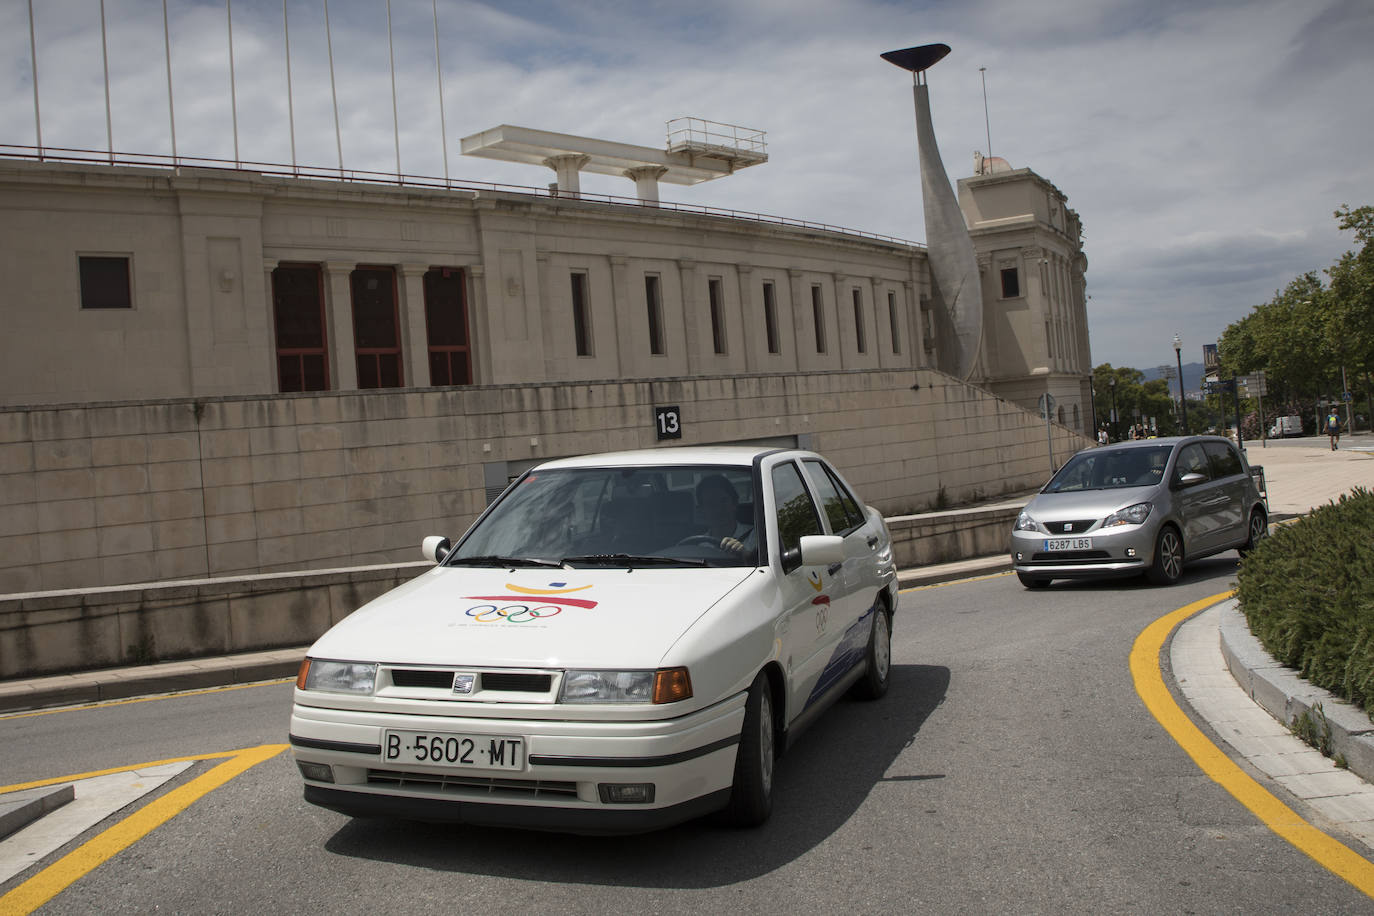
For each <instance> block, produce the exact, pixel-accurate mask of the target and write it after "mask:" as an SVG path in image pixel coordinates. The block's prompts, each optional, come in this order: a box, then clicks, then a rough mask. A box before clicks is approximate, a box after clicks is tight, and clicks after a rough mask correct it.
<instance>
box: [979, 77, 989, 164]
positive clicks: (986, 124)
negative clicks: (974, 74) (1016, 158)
mask: <svg viewBox="0 0 1374 916" xmlns="http://www.w3.org/2000/svg"><path fill="white" fill-rule="evenodd" d="M978 74H979V75H980V76H981V77H982V78H983V127H985V128H986V129H987V132H988V158H989V159H991V158H992V120H991V119H990V118H988V68H987V67H979V68H978Z"/></svg>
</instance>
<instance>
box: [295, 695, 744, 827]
mask: <svg viewBox="0 0 1374 916" xmlns="http://www.w3.org/2000/svg"><path fill="white" fill-rule="evenodd" d="M310 699H311V701H312V702H317V701H318V696H317V695H316V696H311V697H310ZM298 700H299V697H298ZM745 700H746V695H745V694H738V695H736V696H733V697H730V698H728V699H726V700H723V701H722V702H720V703H717V704H715V705H714V706H711V707H708V708H706V709H703V710H699V711H697V712H695V713H692V714H690V715H686V716H682V717H680V718H674V719H659V720H650V721H608V720H597V721H561V720H553V719H536V718H491V717H489V715H488V716H486V717H481V718H478V717H472V716H462V715H455V714H453V713H454V710H453V709H452V704H446V703H445V704H435V705H436V706H441V707H442V709H436V713H442V714H434V715H422V714H399V713H396V712H368V711H359V710H341V709H331V708H322V707H318V706H307V705H304V704H302V703H301V702H299V701H298V702H297V703H296V704H295V706H294V707H293V709H292V715H291V734H290V741H291V750H292V754H293V756H294V757H295V759H296V761H297V762H298V764H299V763H305V764H319V765H324V766H327V767H329V774H330V776H332V779H333V782H329V781H328V780H327V779H324V780H321V779H312V778H305V799H306V801H308V802H311V803H313V804H317V805H321V806H322V807H326V808H330V809H333V810H336V811H339V812H341V813H344V814H348V815H351V816H358V817H398V818H406V819H413V820H424V821H440V822H460V823H470V824H479V825H484V826H503V827H523V828H528V829H540V830H559V831H567V832H571V833H634V832H641V831H646V830H654V829H658V828H661V827H667V826H670V825H671V824H675V823H680V822H682V821H686V820H690V819H692V818H694V817H698V816H700V815H702V814H706V813H708V812H709V811H712V810H715V809H717V808H720V807H722V806H723V805H724V804H725V803H726V801H727V800H728V799H729V794H730V786H731V783H732V782H733V778H734V768H735V753H736V749H737V747H738V744H739V735H740V730H741V728H742V727H743V724H744V705H745ZM540 712H541V713H542V714H544V715H548V714H549V713H550V712H552V710H549V709H544V710H542V711H540ZM388 728H394V729H410V730H418V731H426V732H431V733H454V734H467V735H491V736H505V737H510V736H519V737H521V738H522V739H523V741H524V748H525V753H524V761H523V764H522V766H521V768H520V769H518V770H504V769H480V768H475V767H463V768H456V767H445V766H434V765H423V764H407V765H405V766H404V768H400V769H398V768H397V765H396V764H393V763H388V762H386V761H384V760H383V759H382V748H381V742H382V732H383V731H384V730H385V729H388ZM303 777H304V774H303ZM625 784H636V785H644V784H649V785H652V786H653V801H651V802H645V803H630V804H625V803H609V802H607V801H604V800H603V793H602V787H603V786H606V785H625Z"/></svg>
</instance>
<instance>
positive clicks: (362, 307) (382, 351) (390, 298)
mask: <svg viewBox="0 0 1374 916" xmlns="http://www.w3.org/2000/svg"><path fill="white" fill-rule="evenodd" d="M349 280H350V285H351V286H352V288H353V352H354V354H355V356H356V358H357V362H358V387H359V388H399V387H401V323H400V318H399V316H398V315H397V313H396V271H395V270H393V269H392V268H390V267H359V268H358V269H357V270H355V271H353V273H352V275H351V276H350V278H349Z"/></svg>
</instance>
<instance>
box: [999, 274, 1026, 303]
mask: <svg viewBox="0 0 1374 916" xmlns="http://www.w3.org/2000/svg"><path fill="white" fill-rule="evenodd" d="M1000 276H1001V278H1002V298H1003V299H1020V298H1021V271H1020V269H1019V268H1016V267H1003V268H1002V269H1001V274H1000Z"/></svg>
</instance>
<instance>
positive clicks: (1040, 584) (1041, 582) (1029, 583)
mask: <svg viewBox="0 0 1374 916" xmlns="http://www.w3.org/2000/svg"><path fill="white" fill-rule="evenodd" d="M1016 578H1018V579H1020V580H1021V584H1022V585H1024V586H1025V587H1026V588H1049V587H1050V580H1049V579H1042V578H1040V577H1039V576H1028V575H1026V574H1025V573H1023V572H1019V573H1017V574H1016Z"/></svg>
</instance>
